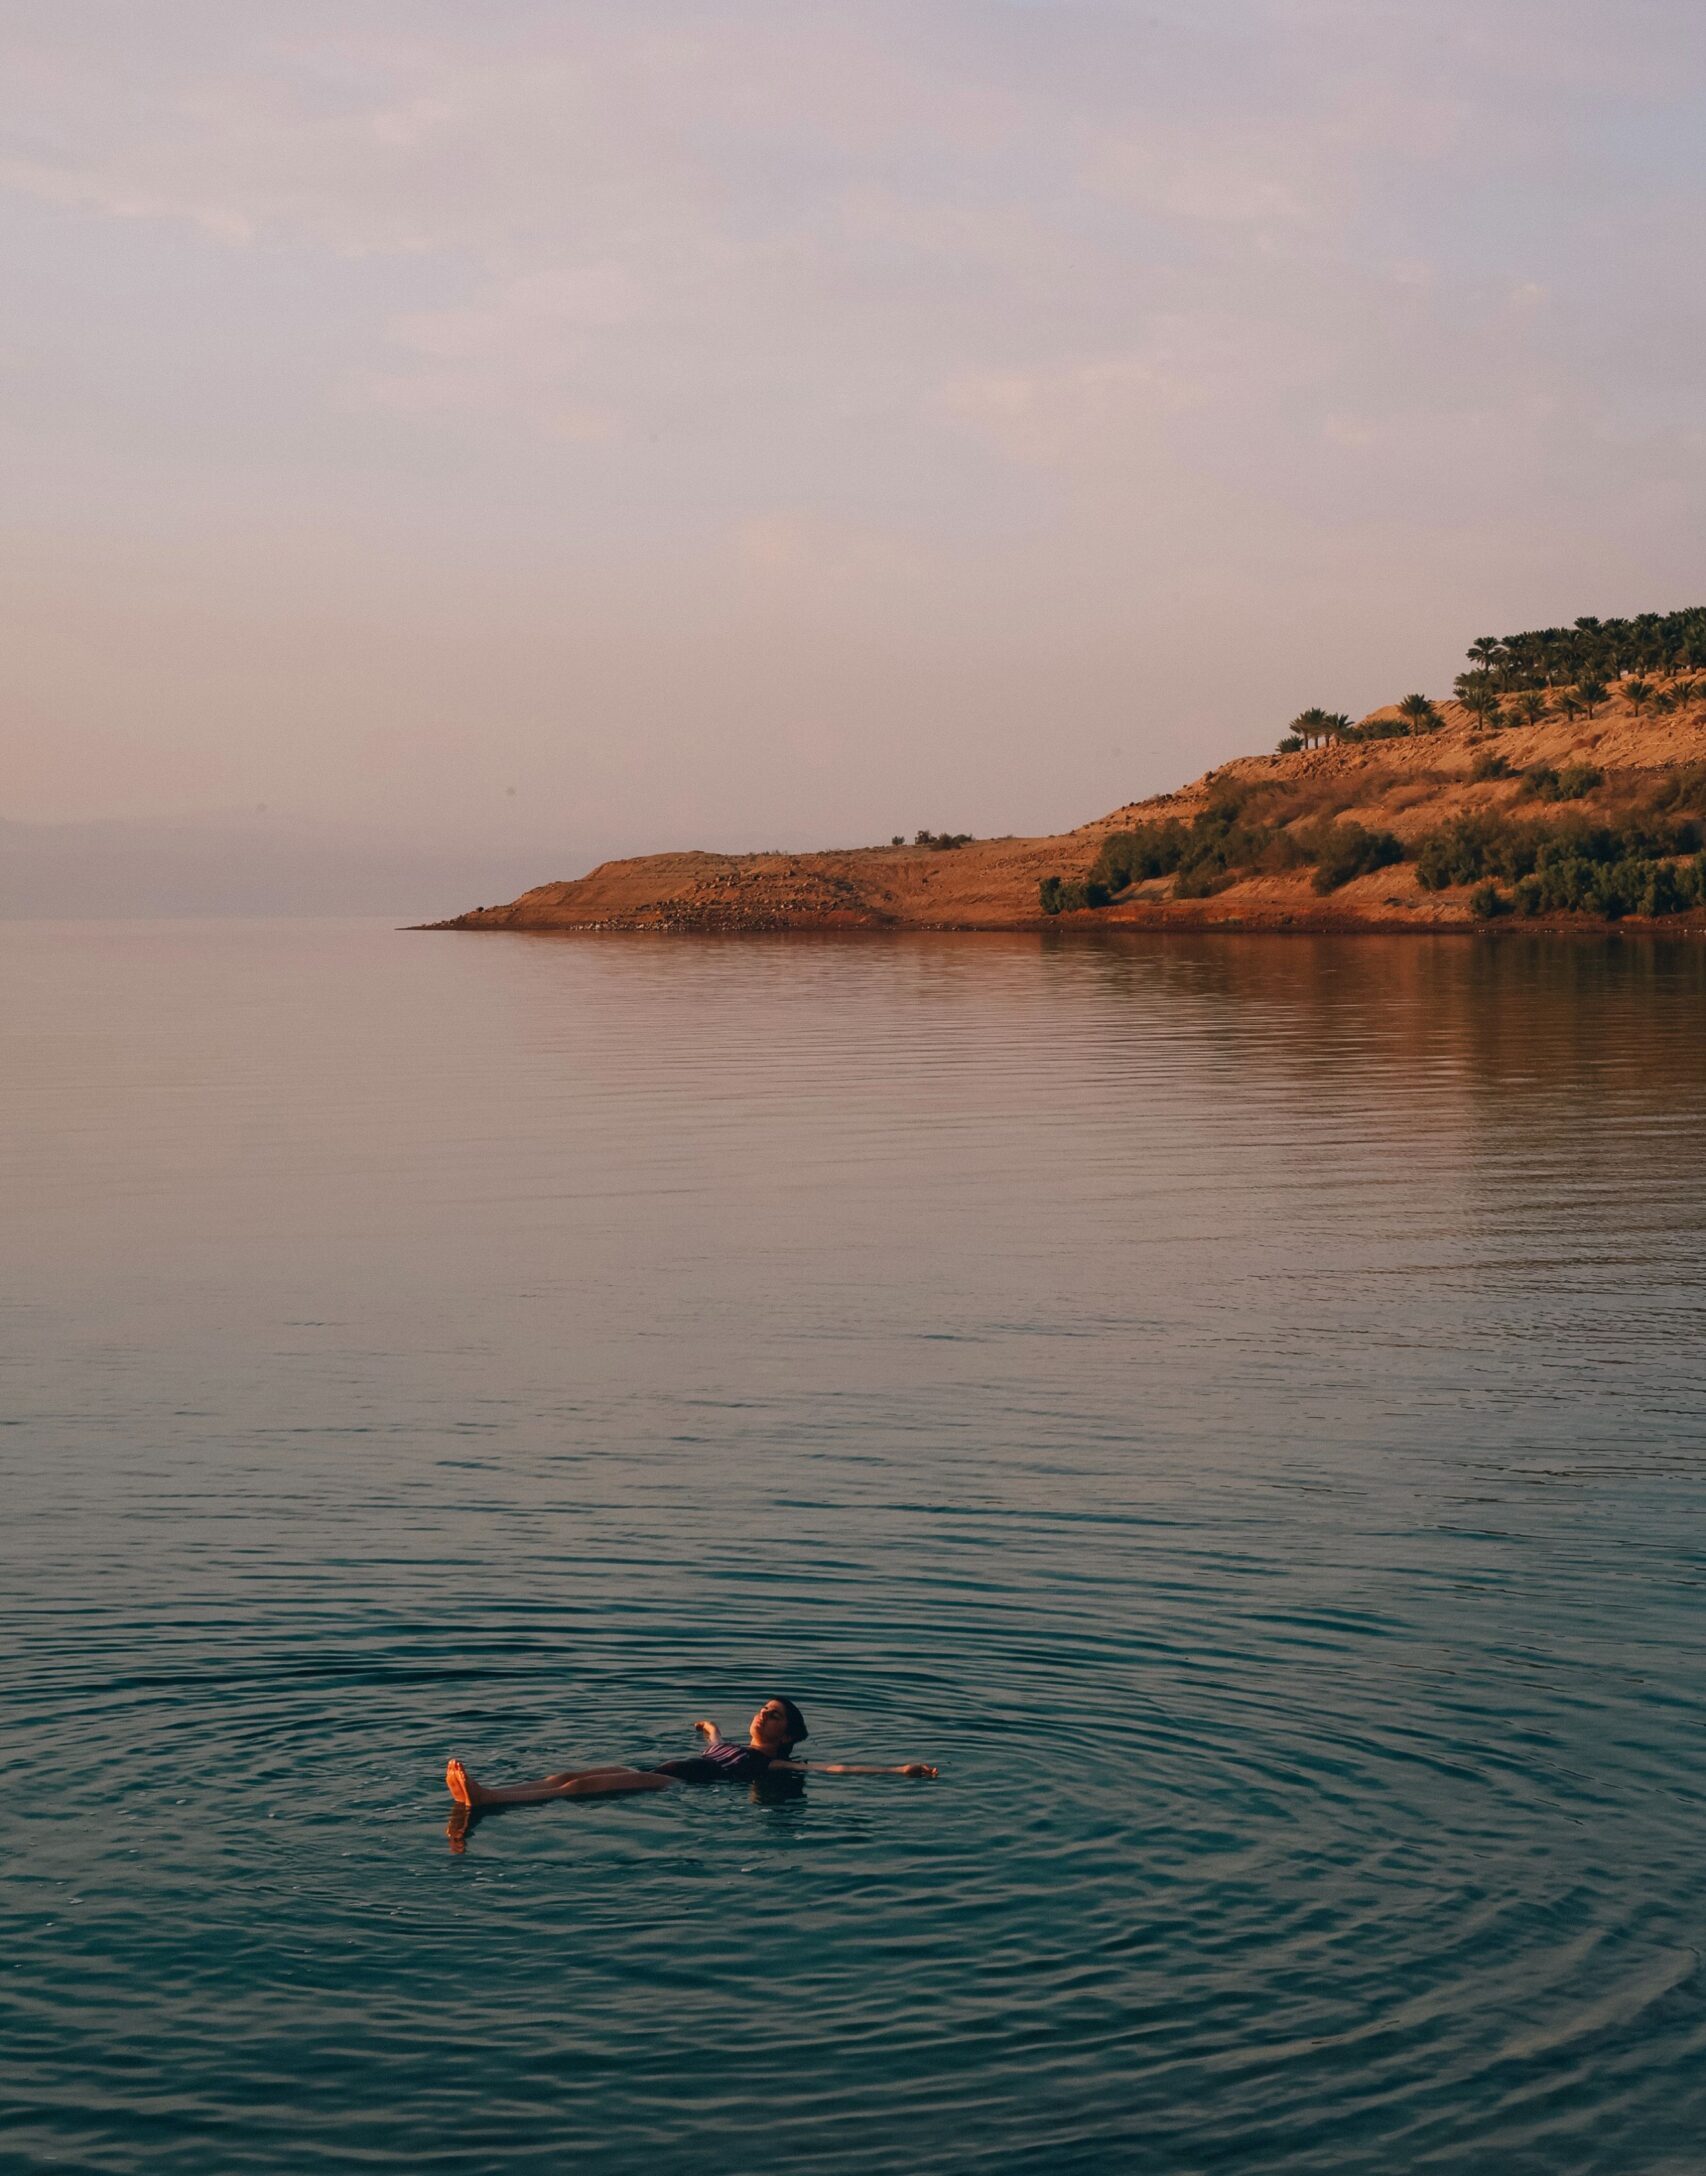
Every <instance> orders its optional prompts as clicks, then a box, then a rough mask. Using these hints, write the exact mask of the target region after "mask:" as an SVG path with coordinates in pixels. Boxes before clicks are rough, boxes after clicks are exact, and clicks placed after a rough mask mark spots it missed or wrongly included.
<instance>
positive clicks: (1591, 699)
mask: <svg viewBox="0 0 1706 2176" xmlns="http://www.w3.org/2000/svg"><path fill="white" fill-rule="evenodd" d="M1576 693H1577V695H1578V696H1580V698H1581V704H1582V708H1583V709H1584V710H1585V711H1586V712H1587V714H1588V716H1589V717H1590V718H1591V717H1592V716H1593V714H1594V712H1595V711H1596V710H1597V709H1598V708H1599V706H1600V704H1601V703H1603V702H1605V701H1606V700H1607V698H1608V697H1609V696H1610V694H1611V690H1610V689H1609V688H1608V687H1607V686H1606V684H1605V682H1604V681H1603V680H1579V681H1577V683H1576Z"/></svg>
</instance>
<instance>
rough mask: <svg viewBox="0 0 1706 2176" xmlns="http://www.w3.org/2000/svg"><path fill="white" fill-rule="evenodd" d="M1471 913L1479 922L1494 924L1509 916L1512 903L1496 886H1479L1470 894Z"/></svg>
mask: <svg viewBox="0 0 1706 2176" xmlns="http://www.w3.org/2000/svg"><path fill="white" fill-rule="evenodd" d="M1469 911H1470V913H1471V914H1472V915H1474V917H1475V919H1476V920H1477V921H1478V922H1492V921H1496V920H1497V919H1498V917H1499V916H1500V915H1501V914H1509V912H1510V911H1511V903H1510V901H1509V900H1508V899H1507V898H1506V897H1505V895H1504V893H1503V892H1502V891H1500V889H1499V887H1498V886H1497V885H1496V884H1477V885H1476V887H1475V889H1474V890H1473V891H1472V892H1471V893H1470V894H1469Z"/></svg>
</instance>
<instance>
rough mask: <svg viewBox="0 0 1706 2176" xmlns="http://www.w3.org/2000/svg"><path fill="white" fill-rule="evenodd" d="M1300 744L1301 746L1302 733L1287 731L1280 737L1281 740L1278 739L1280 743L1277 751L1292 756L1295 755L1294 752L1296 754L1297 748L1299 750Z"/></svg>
mask: <svg viewBox="0 0 1706 2176" xmlns="http://www.w3.org/2000/svg"><path fill="white" fill-rule="evenodd" d="M1302 746H1303V736H1302V734H1300V733H1287V734H1286V735H1285V736H1284V737H1283V738H1282V740H1281V741H1280V744H1279V753H1280V754H1281V755H1282V756H1294V755H1296V754H1297V752H1298V750H1299V749H1300V748H1301V747H1302Z"/></svg>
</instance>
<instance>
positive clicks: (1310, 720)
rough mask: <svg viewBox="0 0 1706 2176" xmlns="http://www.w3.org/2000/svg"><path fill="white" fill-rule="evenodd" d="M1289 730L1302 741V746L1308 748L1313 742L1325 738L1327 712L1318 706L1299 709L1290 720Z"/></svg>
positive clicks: (1327, 728) (1326, 732)
mask: <svg viewBox="0 0 1706 2176" xmlns="http://www.w3.org/2000/svg"><path fill="white" fill-rule="evenodd" d="M1291 730H1292V731H1293V732H1294V733H1295V734H1296V735H1297V737H1298V739H1299V740H1300V741H1302V743H1303V745H1304V747H1305V748H1308V747H1310V746H1311V745H1312V744H1313V743H1314V742H1316V741H1318V740H1325V739H1326V738H1327V734H1328V730H1329V727H1328V714H1327V712H1326V711H1324V710H1322V709H1320V708H1319V707H1316V708H1312V709H1309V710H1300V711H1299V712H1298V713H1297V716H1296V717H1295V718H1293V719H1292V721H1291Z"/></svg>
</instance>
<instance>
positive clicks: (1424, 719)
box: [1398, 695, 1439, 734]
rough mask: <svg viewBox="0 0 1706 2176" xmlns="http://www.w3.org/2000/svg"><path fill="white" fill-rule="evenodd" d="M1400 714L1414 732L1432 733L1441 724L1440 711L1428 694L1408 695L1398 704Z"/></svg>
mask: <svg viewBox="0 0 1706 2176" xmlns="http://www.w3.org/2000/svg"><path fill="white" fill-rule="evenodd" d="M1398 715H1399V717H1401V718H1402V719H1403V721H1404V723H1405V724H1406V725H1407V726H1408V727H1409V728H1410V731H1411V732H1412V734H1415V733H1431V732H1432V731H1433V730H1434V728H1435V727H1436V726H1437V725H1438V724H1439V712H1438V711H1437V710H1436V709H1435V708H1434V705H1433V702H1432V700H1431V698H1430V697H1428V696H1426V695H1406V696H1405V698H1404V700H1403V701H1402V702H1401V703H1400V704H1399V705H1398Z"/></svg>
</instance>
